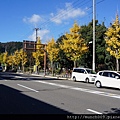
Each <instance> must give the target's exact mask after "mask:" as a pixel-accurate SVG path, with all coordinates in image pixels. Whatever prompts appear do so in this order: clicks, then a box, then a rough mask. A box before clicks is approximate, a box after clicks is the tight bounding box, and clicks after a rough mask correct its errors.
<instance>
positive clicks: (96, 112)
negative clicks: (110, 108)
mask: <svg viewBox="0 0 120 120" xmlns="http://www.w3.org/2000/svg"><path fill="white" fill-rule="evenodd" d="M87 110H88V111H90V112H93V113H95V114H102V113H100V112H98V111H95V110H92V109H87Z"/></svg>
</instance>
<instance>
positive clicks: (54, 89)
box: [0, 72, 120, 115]
mask: <svg viewBox="0 0 120 120" xmlns="http://www.w3.org/2000/svg"><path fill="white" fill-rule="evenodd" d="M0 114H85V115H87V114H91V115H92V114H96V115H103V114H120V90H119V89H112V88H96V87H95V86H94V84H91V83H84V82H73V81H71V80H60V79H53V78H44V77H40V76H32V75H24V74H16V73H7V72H1V73H0Z"/></svg>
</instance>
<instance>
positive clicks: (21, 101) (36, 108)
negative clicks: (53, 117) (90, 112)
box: [0, 84, 71, 114]
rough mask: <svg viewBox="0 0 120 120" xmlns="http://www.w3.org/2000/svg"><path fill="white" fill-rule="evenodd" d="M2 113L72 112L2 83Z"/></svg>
mask: <svg viewBox="0 0 120 120" xmlns="http://www.w3.org/2000/svg"><path fill="white" fill-rule="evenodd" d="M0 114H71V113H70V112H67V111H65V110H62V109H60V108H57V107H55V106H53V105H50V104H47V103H45V102H42V101H39V100H37V99H34V98H32V97H29V96H26V95H24V94H22V93H21V91H19V90H16V89H13V88H11V87H8V86H5V85H2V84H1V85H0Z"/></svg>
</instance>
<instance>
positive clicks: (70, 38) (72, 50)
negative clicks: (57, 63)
mask: <svg viewBox="0 0 120 120" xmlns="http://www.w3.org/2000/svg"><path fill="white" fill-rule="evenodd" d="M79 30H80V26H79V25H78V24H77V23H76V22H75V23H74V25H73V27H72V28H71V29H70V33H69V34H68V33H66V34H65V38H63V40H62V43H61V44H60V48H61V49H62V50H63V51H64V52H65V54H66V56H67V57H68V59H70V60H72V61H74V67H76V61H77V60H79V58H80V57H81V56H82V55H83V54H84V53H86V52H87V51H88V46H87V44H86V43H85V40H84V39H83V38H82V37H81V34H79Z"/></svg>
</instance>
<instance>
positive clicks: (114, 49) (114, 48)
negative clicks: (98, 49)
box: [105, 15, 120, 71]
mask: <svg viewBox="0 0 120 120" xmlns="http://www.w3.org/2000/svg"><path fill="white" fill-rule="evenodd" d="M105 35H106V37H105V41H106V44H107V48H106V50H107V51H108V52H109V53H110V55H111V56H114V57H115V58H116V66H117V71H119V61H118V60H119V59H120V21H119V16H118V15H116V19H115V21H114V22H113V24H112V25H111V26H110V27H109V28H108V30H107V31H106V33H105Z"/></svg>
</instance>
